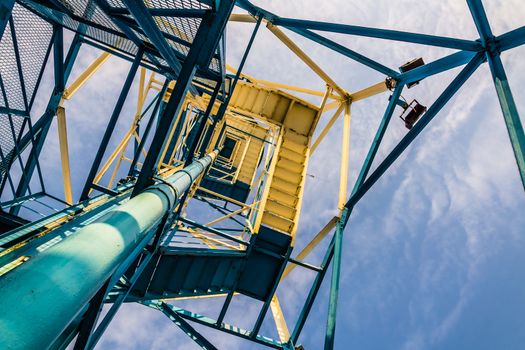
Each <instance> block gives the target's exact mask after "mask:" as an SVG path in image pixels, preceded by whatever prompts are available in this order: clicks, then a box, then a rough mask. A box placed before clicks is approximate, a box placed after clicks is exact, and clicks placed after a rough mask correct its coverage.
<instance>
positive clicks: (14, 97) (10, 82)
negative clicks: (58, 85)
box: [0, 24, 25, 110]
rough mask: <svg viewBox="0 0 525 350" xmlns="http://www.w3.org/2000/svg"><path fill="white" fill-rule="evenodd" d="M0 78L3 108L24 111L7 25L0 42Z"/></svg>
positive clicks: (13, 50)
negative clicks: (3, 95) (3, 99)
mask: <svg viewBox="0 0 525 350" xmlns="http://www.w3.org/2000/svg"><path fill="white" fill-rule="evenodd" d="M0 55H1V60H0V76H1V79H2V85H3V86H2V88H3V93H5V95H6V96H7V101H2V102H3V106H4V107H9V108H14V109H19V110H25V106H24V100H23V97H22V87H21V85H20V78H19V75H18V67H17V64H16V56H15V49H14V47H13V37H12V34H11V28H10V27H9V24H8V25H7V26H6V28H5V31H4V35H3V36H2V41H1V42H0Z"/></svg>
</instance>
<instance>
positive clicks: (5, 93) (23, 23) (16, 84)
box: [0, 4, 53, 183]
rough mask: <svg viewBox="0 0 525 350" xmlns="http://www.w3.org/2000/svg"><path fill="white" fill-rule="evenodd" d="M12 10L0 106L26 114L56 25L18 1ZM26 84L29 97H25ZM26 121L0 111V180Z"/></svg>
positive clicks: (0, 53) (1, 54) (0, 58)
mask: <svg viewBox="0 0 525 350" xmlns="http://www.w3.org/2000/svg"><path fill="white" fill-rule="evenodd" d="M12 14H13V16H12V18H13V26H14V31H12V29H11V25H10V24H8V25H7V26H6V28H5V31H4V35H3V37H2V39H1V41H0V88H1V89H0V90H1V93H0V106H1V107H3V108H5V109H12V110H13V109H14V110H19V111H25V112H26V114H27V113H28V111H27V107H29V103H30V101H31V100H32V98H33V95H34V94H35V93H36V91H35V90H36V85H37V81H38V78H39V76H40V72H41V70H42V69H43V67H44V63H45V62H44V60H45V57H46V53H47V51H48V48H49V44H50V41H51V38H52V35H53V28H52V26H51V25H50V24H49V23H48V22H46V21H45V20H43V19H42V18H40V17H38V16H37V15H35V14H33V13H32V12H30V11H29V10H27V9H26V8H24V7H23V6H21V5H19V4H15V5H14V7H13V12H12ZM14 38H16V44H17V48H18V53H19V58H20V66H19V65H18V62H17V58H16V50H15V45H14V42H15V41H14ZM21 77H22V80H21ZM24 87H25V96H26V99H27V100H24V91H23V88H24ZM26 103H27V105H28V106H26ZM23 123H24V117H22V116H19V115H15V114H13V115H11V116H9V115H7V114H6V113H3V114H0V151H1V153H0V155H1V157H0V183H3V182H4V181H5V176H6V172H7V170H8V167H9V164H10V163H11V162H12V161H13V160H14V159H13V158H14V157H15V154H16V153H15V146H16V140H17V139H18V137H19V136H20V133H21V132H22V126H23Z"/></svg>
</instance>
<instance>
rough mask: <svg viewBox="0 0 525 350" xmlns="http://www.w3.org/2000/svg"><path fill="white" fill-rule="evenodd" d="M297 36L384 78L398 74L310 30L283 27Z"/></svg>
mask: <svg viewBox="0 0 525 350" xmlns="http://www.w3.org/2000/svg"><path fill="white" fill-rule="evenodd" d="M285 28H287V29H289V30H291V31H293V32H295V33H297V34H299V35H302V36H304V37H305V38H308V39H310V40H312V41H315V42H317V43H318V44H321V45H323V46H325V47H327V48H329V49H331V50H333V51H335V52H338V53H340V54H342V55H344V56H346V57H348V58H351V59H353V60H354V61H357V62H359V63H361V64H364V65H365V66H367V67H370V68H372V69H374V70H376V71H378V72H380V73H383V74H385V75H386V76H389V77H394V78H395V77H397V75H398V74H399V73H398V72H396V71H394V70H392V69H390V68H388V67H386V66H384V65H382V64H381V63H378V62H376V61H374V60H372V59H370V58H368V57H365V56H363V55H361V54H360V53H357V52H355V51H353V50H350V49H349V48H347V47H344V46H343V45H341V44H338V43H336V42H335V41H332V40H330V39H327V38H325V37H323V36H321V35H319V34H316V33H314V32H312V31H310V30H306V29H300V28H295V27H285Z"/></svg>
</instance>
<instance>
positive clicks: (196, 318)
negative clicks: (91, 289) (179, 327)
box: [141, 300, 282, 349]
mask: <svg viewBox="0 0 525 350" xmlns="http://www.w3.org/2000/svg"><path fill="white" fill-rule="evenodd" d="M160 302H161V301H159V300H151V301H143V302H141V303H142V304H144V305H146V306H148V307H151V308H154V309H158V308H157V304H158V303H160ZM166 305H167V306H168V307H169V308H170V309H172V310H173V311H174V312H176V313H177V314H178V315H180V316H181V317H182V318H184V319H186V320H189V321H193V322H195V323H199V324H201V325H203V326H207V327H211V328H214V329H217V330H221V331H223V332H226V333H229V334H232V335H235V336H238V337H240V338H244V339H248V340H251V341H254V342H256V343H258V344H261V345H266V346H269V347H271V348H275V349H281V348H282V344H281V343H279V342H277V341H275V340H273V339H270V338H268V337H265V336H262V335H259V334H258V335H257V336H256V337H255V338H252V334H251V332H250V331H248V330H245V329H242V328H239V327H236V326H233V325H230V324H227V323H217V321H216V320H213V319H211V318H209V317H206V316H203V315H200V314H197V313H194V312H190V311H188V310H184V309H181V308H179V307H176V306H174V305H171V304H166Z"/></svg>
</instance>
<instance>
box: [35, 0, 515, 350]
mask: <svg viewBox="0 0 525 350" xmlns="http://www.w3.org/2000/svg"><path fill="white" fill-rule="evenodd" d="M257 4H259V5H260V6H263V7H265V8H267V9H269V10H271V11H273V12H276V13H278V14H280V15H283V16H289V17H297V18H304V19H315V20H323V21H331V22H339V23H349V24H357V25H368V26H372V27H383V28H391V29H398V30H406V31H414V32H424V33H429V34H438V35H444V36H453V37H460V38H467V39H475V38H477V37H478V36H477V35H476V31H475V26H474V24H473V22H472V19H471V17H470V15H469V13H468V8H467V5H466V2H464V1H458V0H448V1H439V2H438V1H430V0H427V1H417V2H416V1H395V2H393V1H387V0H376V1H367V2H363V1H330V2H322V3H319V2H317V1H307V0H305V1H286V2H283V1H265V2H262V1H260V2H257ZM485 7H486V10H487V12H488V15H489V18H490V23H491V25H492V27H493V31H494V32H495V34H496V35H497V34H501V33H503V32H506V31H508V30H511V29H514V28H516V27H519V26H522V25H523V24H524V23H523V22H524V20H525V6H524V5H523V4H522V2H521V1H520V0H507V1H503V0H501V1H497V0H491V1H485ZM249 29H251V25H250V24H230V25H229V27H228V35H229V37H228V40H229V41H228V46H227V52H228V61H229V63H230V64H232V65H233V66H236V65H237V64H238V61H239V59H240V55H241V54H242V49H243V48H244V46H245V45H246V42H247V38H248V36H249V34H250V31H251V30H249ZM290 36H291V37H292V38H294V39H296V40H297V44H299V45H300V46H301V47H302V48H304V49H305V51H307V52H309V53H311V56H312V57H313V58H314V59H315V60H316V62H318V63H319V64H320V65H321V66H322V67H323V68H324V69H325V70H326V71H327V72H328V73H329V74H330V75H331V76H332V77H333V78H334V79H335V80H336V81H337V83H338V84H340V85H341V86H343V87H344V88H345V89H347V90H349V91H355V90H358V89H360V88H363V87H366V86H368V85H371V84H374V83H377V82H379V81H381V80H382V79H384V77H382V76H381V75H380V74H378V73H375V72H373V71H371V70H369V69H367V68H366V67H362V66H360V65H358V64H356V63H354V62H351V61H349V60H348V59H346V58H344V57H342V56H339V55H337V54H335V53H332V52H330V51H328V50H327V49H324V48H321V47H320V46H317V45H316V44H314V43H311V42H309V41H307V40H306V39H303V38H299V37H297V36H296V35H294V34H290ZM327 36H329V37H331V38H334V39H337V40H338V41H340V42H342V43H343V44H345V45H346V46H348V47H349V48H352V49H354V50H356V51H359V52H362V53H365V54H366V55H368V56H369V57H371V58H373V59H376V60H378V61H380V62H382V63H383V64H385V65H387V66H390V67H392V68H395V67H398V66H399V65H401V64H403V63H404V62H406V61H408V60H410V59H412V58H415V57H423V58H424V59H425V61H426V62H429V61H431V60H434V59H437V58H439V57H441V56H444V55H446V54H448V53H450V52H452V51H451V50H446V49H436V48H427V47H424V46H419V45H411V44H402V43H389V42H383V41H377V40H373V39H363V38H355V37H345V36H342V35H327ZM96 55H97V53H96V51H94V50H89V49H84V51H83V55H81V56H80V58H79V65H78V66H77V67H76V68H75V70H74V73H73V76H74V75H75V74H78V72H80V71H81V70H82V69H83V68H84V67H85V66H86V65H87V64H89V62H90V61H91V60H92V59H93V58H94V57H96ZM523 57H525V48H523V47H522V48H518V49H515V50H513V51H511V52H506V53H504V54H503V56H502V58H503V62H504V64H505V66H506V69H507V72H508V75H509V78H510V84H511V87H512V88H513V92H514V97H515V99H516V102H517V104H518V109H519V111H520V113H521V114H522V115H523V114H524V113H525V106H524V103H523V101H524V98H525V79H524V78H525V75H524V73H523V72H524V71H525V64H524V62H523ZM128 67H129V64H128V63H125V62H122V61H120V60H119V59H116V58H111V59H110V61H109V62H108V63H106V65H104V67H103V68H102V69H101V71H100V72H98V73H97V74H96V75H95V76H94V77H93V79H92V80H91V81H90V82H89V83H88V84H87V85H86V86H85V87H83V90H82V91H80V92H79V94H80V93H82V94H84V96H86V98H84V99H78V100H73V101H70V102H67V104H66V110H67V113H68V123H69V124H68V127H69V138H70V143H71V146H70V147H71V154H72V174H73V180H74V184H77V186H78V185H79V184H81V183H83V180H84V177H85V176H86V173H87V171H86V167H87V166H88V164H90V162H91V160H92V158H93V156H94V152H95V146H96V145H97V143H98V142H99V141H98V140H99V138H100V137H101V130H102V129H103V127H104V125H105V124H106V122H107V118H108V117H109V114H110V111H111V109H112V107H113V105H114V101H115V99H116V96H117V94H118V91H119V86H120V85H121V84H122V82H123V80H124V78H125V74H126V71H127V69H128ZM245 72H246V73H248V74H251V75H254V76H257V77H260V78H263V79H267V80H275V81H279V82H283V83H290V84H294V85H300V86H305V87H309V88H315V89H322V88H323V86H324V84H323V82H322V81H321V80H320V79H319V78H317V77H316V76H315V74H313V73H312V72H311V71H309V70H308V68H307V67H306V66H304V64H302V62H301V61H299V60H298V59H297V58H296V57H295V56H293V54H292V53H291V52H289V51H288V50H287V49H286V48H285V47H284V46H283V45H282V44H281V43H280V42H279V41H278V40H277V39H276V38H274V37H273V36H272V34H271V33H270V32H268V31H267V30H265V29H264V28H261V30H260V32H259V34H258V36H257V39H256V42H255V44H254V47H253V50H252V53H251V55H250V57H249V59H248V62H247V64H246V67H245ZM457 72H458V69H455V70H453V71H451V72H449V73H444V74H440V75H438V76H435V77H432V78H429V79H427V80H425V81H423V82H422V83H421V84H420V85H419V86H417V87H415V88H413V89H411V90H408V91H407V92H406V93H403V96H405V97H406V98H407V99H411V98H417V99H418V100H419V101H420V102H421V103H423V104H425V105H427V106H429V105H430V104H431V103H432V102H433V100H434V99H435V98H436V97H437V96H438V95H439V93H440V92H441V91H442V90H443V88H444V87H446V85H447V83H448V82H450V81H451V80H452V79H453V77H454V74H457ZM135 98H136V82H135V85H134V88H133V90H132V93H131V95H130V97H129V98H128V100H127V101H126V105H125V109H124V111H125V113H124V114H123V118H121V122H120V123H119V127H118V130H117V132H116V133H115V135H114V137H113V138H112V143H113V144H114V145H115V144H116V143H117V142H118V141H119V139H120V136H121V135H123V134H124V133H125V131H126V129H127V126H128V125H129V121H130V119H131V117H132V114H133V108H134V104H135ZM387 98H388V95H387V94H382V95H379V96H376V97H373V98H371V99H369V100H366V101H362V102H356V103H355V104H354V105H353V106H352V125H351V129H352V134H351V147H350V176H349V188H351V187H352V185H353V182H354V181H355V178H356V176H357V171H358V168H359V167H360V164H361V163H362V161H363V159H364V156H365V154H366V151H367V149H368V145H369V144H370V141H371V140H372V138H373V134H374V132H375V130H376V128H377V125H378V123H379V120H380V118H381V116H382V113H383V111H384V108H385V106H386V103H387ZM42 101H44V99H42ZM313 101H314V102H318V101H317V100H315V99H314V100H313ZM35 108H36V109H38V108H42V103H41V102H40V103H37V105H36V107H35ZM398 114H400V110H397V111H396V112H395V114H394V118H393V119H392V122H391V126H390V127H389V129H388V131H387V134H386V136H385V142H384V144H383V146H382V148H381V149H380V151H379V153H378V156H377V158H378V159H379V160H381V159H382V158H383V157H384V156H385V155H386V154H387V153H388V152H389V150H390V149H391V148H392V147H393V146H394V145H395V144H396V143H397V142H398V141H399V140H400V139H401V138H402V137H403V136H404V134H405V133H406V129H405V128H404V126H403V123H402V121H401V120H399V119H397V115H398ZM35 115H36V114H35ZM330 117H331V114H330V113H326V114H325V115H323V117H322V120H321V122H320V126H319V128H318V129H320V128H322V126H323V125H324V124H325V123H326V122H327V121H328V119H329V118H330ZM522 119H523V118H522ZM341 128H342V123H341V120H339V121H338V122H337V123H336V125H335V126H334V128H333V129H332V131H331V132H330V133H329V135H328V137H327V138H326V139H325V141H324V142H323V143H322V144H321V146H320V147H319V148H318V149H317V150H316V152H315V153H314V154H313V155H312V158H311V161H310V164H309V169H308V173H309V174H310V175H312V176H313V177H308V180H307V187H306V190H305V194H304V201H303V209H302V214H301V219H300V227H299V230H298V239H297V244H296V249H295V252H296V254H297V252H299V251H300V249H301V248H302V247H303V246H304V245H305V244H306V243H308V241H309V239H310V238H311V237H313V236H314V235H315V234H316V233H317V231H318V230H319V229H320V228H321V227H322V226H324V224H325V223H326V221H328V220H329V219H330V218H331V217H332V216H333V215H334V214H335V213H336V210H335V208H336V204H337V192H338V184H339V157H340V153H341V151H340V139H341ZM51 132H56V130H52V131H51ZM54 135H56V134H54ZM57 143H58V141H57V140H55V141H50V142H48V144H46V152H44V156H45V157H47V158H45V160H46V161H45V162H42V164H44V165H43V166H44V169H43V170H44V172H45V173H46V174H57V175H58V176H59V174H60V173H59V172H58V173H57V166H56V165H58V164H60V163H59V158H58V153H57V152H56V150H57V147H58V144H57ZM376 165H377V164H375V165H374V166H376ZM52 188H53V189H54V190H55V193H61V191H62V189H61V182H60V181H57V183H56V184H54V185H53V186H52ZM76 195H77V197H78V193H76ZM524 205H525V196H524V195H523V188H522V187H521V184H520V181H519V177H518V171H517V167H516V164H515V162H514V159H513V155H512V150H511V147H510V143H509V141H508V137H507V134H506V130H505V126H504V123H503V118H502V116H501V111H500V109H499V105H498V102H497V98H496V94H495V91H494V87H493V85H492V81H491V78H490V74H489V70H488V67H487V65H486V64H485V65H483V66H482V67H481V68H480V69H479V70H478V71H477V72H476V73H475V74H474V76H473V77H472V78H471V80H470V81H469V82H467V83H466V84H465V85H464V86H463V88H462V89H461V90H460V92H459V93H458V94H457V95H456V96H455V97H454V98H453V100H451V102H450V103H449V104H448V105H447V106H446V107H445V108H444V109H443V111H442V112H441V113H440V114H439V115H438V117H436V118H435V120H434V121H433V122H432V123H431V124H430V125H429V127H428V128H427V129H426V130H425V131H424V132H423V133H422V134H421V135H420V137H419V138H418V139H417V140H416V141H415V142H414V143H413V145H412V146H410V147H409V149H408V150H407V152H406V153H405V154H404V155H403V156H402V157H400V158H399V160H398V161H397V162H396V163H395V164H394V165H393V166H392V167H391V169H390V170H389V171H388V172H387V173H386V175H385V176H384V177H383V178H382V179H381V180H380V181H379V182H378V183H377V185H376V186H375V187H374V188H373V189H372V190H371V191H370V192H369V193H368V194H367V195H366V196H365V197H364V198H363V199H362V201H361V202H360V203H359V204H358V205H357V207H356V209H355V210H354V213H353V215H352V218H351V219H350V222H349V225H348V227H347V229H346V232H345V240H344V258H343V264H342V266H343V268H342V283H341V294H340V308H339V314H338V324H337V337H336V348H337V349H347V348H355V349H406V350H412V349H414V350H415V349H518V348H521V347H522V346H523V345H522V344H524V342H525V323H523V322H522V320H521V316H522V315H523V314H524V313H525V303H524V302H523V295H524V294H525V280H524V279H523V273H522V271H521V268H520V267H521V266H523V263H524V262H525V254H524V252H525V238H524V233H525V232H524V231H525V230H524V229H523V227H524V225H525V216H524V215H523V208H524ZM326 243H327V242H324V244H322V245H321V246H319V247H318V248H319V250H317V251H316V253H315V254H313V255H312V256H311V257H309V258H308V261H310V262H313V263H318V262H319V261H320V258H321V256H322V253H323V250H324V249H325V248H326ZM311 280H312V275H311V274H309V273H304V271H302V270H300V269H296V271H294V272H293V273H292V274H291V275H290V276H289V277H288V278H287V279H286V280H285V281H284V282H283V283H282V284H281V286H280V287H279V289H278V295H279V297H280V299H281V303H282V306H283V309H284V313H285V316H286V318H287V319H288V320H289V321H288V323H289V325H290V324H293V321H294V320H295V319H296V317H297V315H298V312H299V310H300V307H301V306H302V303H303V301H304V299H305V297H306V293H307V290H308V287H309V284H310V283H311ZM327 300H328V284H327V283H325V284H323V287H322V289H321V291H320V294H319V297H318V300H317V302H316V304H315V305H314V308H313V310H312V317H311V318H310V320H309V321H308V322H307V324H306V327H305V329H304V331H303V334H302V337H301V338H300V341H301V343H302V344H303V345H304V346H305V348H306V349H319V348H321V347H322V344H323V340H324V327H325V323H326V310H327V305H326V304H327ZM176 304H177V305H183V306H185V307H188V308H189V309H191V310H194V311H198V312H202V313H205V314H210V315H212V316H213V317H215V316H214V315H215V314H216V312H217V308H218V305H220V303H217V302H212V301H202V300H199V301H195V302H192V303H190V302H181V303H176ZM256 308H257V304H254V303H253V302H252V301H250V300H248V298H239V300H236V301H235V303H234V310H232V313H231V314H230V313H229V314H228V315H227V320H228V321H231V322H232V323H236V324H238V325H240V326H243V327H248V328H249V327H250V324H251V323H250V322H252V321H251V318H250V315H255V312H256V311H255V310H256ZM254 317H255V316H254ZM271 326H272V319H271V315H270V314H269V315H268V317H267V320H266V322H265V324H264V326H263V332H264V333H266V334H268V335H270V336H274V337H276V335H275V332H274V331H272V329H271V328H272V327H271ZM197 328H198V329H199V330H201V331H202V332H203V334H205V335H206V336H209V338H210V339H211V340H213V341H214V342H216V343H217V345H218V347H219V348H220V349H223V348H239V349H256V348H259V346H257V345H253V344H252V343H248V342H245V341H242V340H239V339H236V338H233V337H231V336H228V335H225V334H222V333H219V332H215V331H210V330H208V329H202V328H199V327H197ZM229 344H230V345H229ZM166 347H171V348H181V349H192V348H195V349H197V348H198V347H196V346H195V345H194V344H193V343H192V342H191V340H189V339H188V338H187V337H186V336H185V335H184V334H183V333H182V332H181V331H180V330H179V329H177V328H176V326H175V325H173V324H171V322H170V321H169V320H168V319H167V318H165V317H164V316H163V315H162V314H160V313H158V312H155V311H152V310H149V309H146V308H145V307H143V306H139V305H125V306H124V307H123V308H122V309H121V310H120V311H119V314H118V315H117V317H116V318H115V320H114V322H113V323H112V324H111V326H110V327H109V329H108V331H107V332H106V334H105V335H104V337H103V338H102V340H101V342H100V343H99V345H98V348H99V349H115V348H126V349H144V348H151V349H160V348H166Z"/></svg>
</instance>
